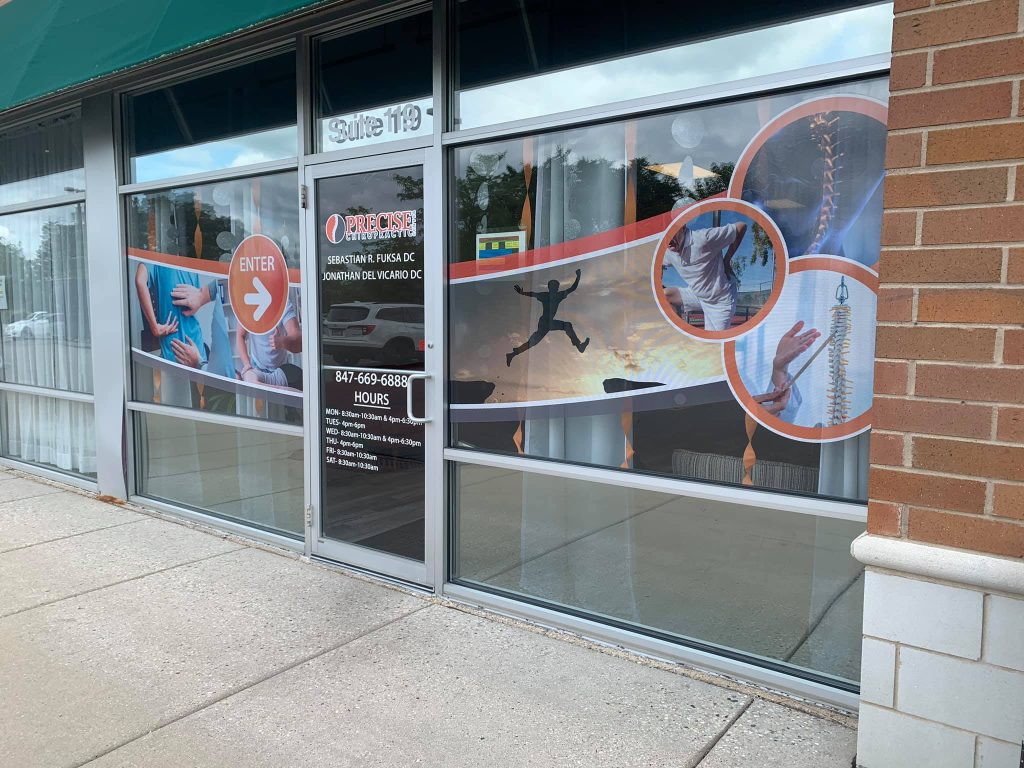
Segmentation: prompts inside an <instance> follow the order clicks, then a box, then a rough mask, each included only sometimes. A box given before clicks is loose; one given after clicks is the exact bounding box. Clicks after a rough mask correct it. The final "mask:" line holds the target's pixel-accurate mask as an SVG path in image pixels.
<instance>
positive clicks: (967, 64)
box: [868, 0, 1024, 557]
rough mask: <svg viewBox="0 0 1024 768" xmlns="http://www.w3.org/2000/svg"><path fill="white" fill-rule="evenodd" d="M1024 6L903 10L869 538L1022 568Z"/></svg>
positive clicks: (901, 1)
mask: <svg viewBox="0 0 1024 768" xmlns="http://www.w3.org/2000/svg"><path fill="white" fill-rule="evenodd" d="M1022 6H1024V2H1021V0H961V1H960V2H943V1H942V0H896V3H895V12H896V18H895V21H894V26H893V60H892V80H891V90H892V97H891V101H890V111H889V142H888V151H887V156H886V166H887V168H888V173H887V176H886V181H885V209H886V210H885V214H884V221H883V232H882V245H883V249H882V258H881V266H880V273H881V290H880V295H879V306H878V319H879V324H878V338H877V348H876V358H877V362H876V370H875V389H876V399H875V415H874V419H873V422H874V433H873V437H872V447H871V451H872V453H871V460H872V467H871V478H870V487H869V490H870V496H871V501H870V505H869V509H868V530H869V532H871V533H874V534H880V535H884V536H897V537H902V538H906V539H912V540H914V541H920V542H927V543H932V544H940V545H947V546H953V547H959V548H962V549H968V550H976V551H980V552H985V553H989V554H997V555H1006V556H1011V557H1024V95H1022V88H1024V85H1022V83H1024V10H1022Z"/></svg>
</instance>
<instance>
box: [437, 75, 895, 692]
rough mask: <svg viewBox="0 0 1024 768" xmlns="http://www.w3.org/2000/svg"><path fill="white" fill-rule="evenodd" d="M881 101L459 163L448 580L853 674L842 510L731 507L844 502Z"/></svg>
mask: <svg viewBox="0 0 1024 768" xmlns="http://www.w3.org/2000/svg"><path fill="white" fill-rule="evenodd" d="M886 97H887V83H886V81H885V80H884V79H872V80H865V81H861V82H856V83H847V84H843V85H841V86H840V85H837V86H827V87H818V88H808V89H805V90H803V91H800V92H788V93H775V94H769V95H761V96H758V97H755V98H749V99H745V100H738V101H735V102H732V103H728V104H717V105H714V106H709V107H697V108H691V109H684V110H676V111H672V112H665V113H662V114H657V115H653V116H648V117H643V118H636V119H627V120H621V121H617V122H608V123H605V124H603V125H593V126H587V127H582V128H572V129H566V130H559V131H551V132H547V133H542V134H536V135H530V136H523V137H517V138H513V139H503V140H499V141H494V142H490V143H487V144H479V145H476V146H466V147H460V148H459V149H458V150H456V153H455V158H454V169H455V183H454V190H455V220H454V232H453V237H452V249H451V251H450V264H449V286H448V295H449V306H448V317H449V344H448V353H449V370H450V372H451V380H450V389H449V401H450V409H449V415H450V421H451V425H450V426H451V428H450V440H451V445H452V447H455V448H459V449H463V450H470V451H475V452H478V454H480V459H479V460H480V462H481V466H476V465H468V464H463V465H461V466H458V467H456V469H455V475H454V477H455V481H454V485H455V492H456V495H455V498H454V517H453V525H454V542H455V545H454V553H453V555H454V556H453V578H454V579H455V580H457V581H459V582H463V583H467V584H471V585H474V586H478V587H484V588H487V589H490V590H494V591H498V592H503V593H509V594H512V595H514V596H519V597H527V598H529V599H532V600H536V601H540V602H542V603H543V604H545V605H549V606H551V607H555V608H560V609H567V610H571V611H574V612H578V613H584V614H586V615H590V616H593V617H595V618H597V619H599V620H602V621H606V622H610V623H613V624H618V625H621V626H623V627H626V628H630V629H637V630H640V631H644V632H649V633H653V634H655V635H658V636H662V637H667V638H669V639H672V638H678V639H679V640H680V641H682V642H686V643H690V644H696V645H697V646H698V647H702V648H705V649H710V650H719V651H721V652H724V653H728V654H731V655H737V654H738V655H740V657H742V658H745V659H747V660H749V661H752V662H754V663H763V664H769V665H778V664H782V665H786V666H788V667H790V668H791V669H792V670H793V671H794V672H796V673H798V674H805V675H810V676H811V677H818V678H819V679H828V680H830V681H832V682H834V683H836V684H837V685H840V686H849V685H851V684H852V681H855V680H856V679H857V676H858V666H859V648H860V642H859V641H860V629H859V627H860V610H861V609H860V606H861V600H860V590H861V588H862V578H861V568H860V566H859V565H858V564H857V563H856V562H855V561H854V560H853V559H852V558H851V557H850V555H849V547H850V542H851V541H852V540H853V538H854V537H856V536H857V535H858V534H859V533H861V532H862V531H863V528H864V525H863V523H862V522H860V521H859V515H858V514H857V512H856V511H854V512H853V513H852V514H851V513H850V512H848V511H847V510H849V509H850V508H849V507H846V506H844V505H839V504H832V503H822V505H821V506H822V509H823V512H822V514H820V515H809V514H805V513H803V512H799V511H788V510H787V507H788V508H789V509H792V510H799V509H802V508H803V506H802V504H803V502H800V503H798V502H796V501H795V500H794V501H792V502H790V501H789V500H787V499H785V498H784V497H782V496H776V497H775V500H774V502H773V503H772V504H771V505H770V508H766V507H765V506H764V505H763V502H761V501H758V500H756V497H754V496H752V495H749V491H748V490H746V489H765V490H771V491H777V492H782V493H783V494H790V495H811V496H818V497H826V498H831V499H838V500H843V501H861V500H863V499H865V498H866V496H867V470H868V463H869V462H868V430H869V428H870V421H871V405H872V391H873V380H872V377H873V357H874V334H875V314H876V313H875V308H876V292H877V288H878V285H877V283H878V280H877V273H876V272H875V271H874V270H875V268H876V266H877V262H878V258H879V253H880V233H881V217H882V197H881V182H882V178H883V173H884V154H885V139H886V106H885V100H886ZM486 453H502V454H508V455H513V456H521V457H528V458H536V459H545V460H548V461H555V462H560V463H565V464H568V463H571V464H578V465H590V466H595V467H602V468H605V469H612V470H616V471H618V472H620V473H645V474H657V475H661V476H669V477H675V478H682V479H689V480H698V481H703V482H706V483H716V484H720V485H731V486H734V487H735V491H734V492H733V496H732V498H734V501H729V502H727V501H714V502H712V501H707V500H702V499H699V498H694V497H693V496H690V495H687V494H686V491H685V490H684V489H683V488H682V487H681V488H680V489H679V494H673V493H668V492H657V493H656V492H651V491H645V490H638V489H635V488H629V487H620V486H619V485H616V484H613V483H612V482H610V481H609V480H608V479H607V475H606V474H604V473H602V475H601V480H600V481H597V480H586V479H582V478H581V477H580V473H579V472H576V474H575V475H574V478H575V479H570V478H567V477H560V476H558V475H557V474H555V475H548V474H546V473H545V474H541V473H534V472H530V471H527V470H524V471H514V470H512V469H510V468H509V465H508V464H507V462H506V461H497V462H494V463H496V464H498V465H499V466H498V467H489V466H486V465H487V464H488V463H490V462H492V461H493V460H492V459H488V458H486V457H485V456H484V455H483V454H486ZM625 485H627V486H628V485H629V482H628V481H627V482H626V483H625ZM719 493H721V492H719ZM718 498H721V496H719V497H718ZM824 510H831V511H834V514H835V516H830V513H829V512H826V511H824ZM851 517H852V518H853V519H848V518H851Z"/></svg>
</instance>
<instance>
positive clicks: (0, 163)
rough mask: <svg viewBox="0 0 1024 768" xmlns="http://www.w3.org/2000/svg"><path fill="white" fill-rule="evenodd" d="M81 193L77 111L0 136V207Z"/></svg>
mask: <svg viewBox="0 0 1024 768" xmlns="http://www.w3.org/2000/svg"><path fill="white" fill-rule="evenodd" d="M84 191H85V170H84V168H83V166H82V130H81V122H80V117H79V115H78V113H77V112H70V113H67V114H64V115H59V116H57V117H49V118H45V119H42V120H35V121H33V122H30V123H26V124H24V125H20V126H18V127H16V128H11V129H9V130H6V131H3V132H2V133H0V207H3V206H5V205H16V204H18V203H30V202H33V201H35V200H43V199H46V198H50V197H62V196H64V195H72V194H80V193H82V192H84Z"/></svg>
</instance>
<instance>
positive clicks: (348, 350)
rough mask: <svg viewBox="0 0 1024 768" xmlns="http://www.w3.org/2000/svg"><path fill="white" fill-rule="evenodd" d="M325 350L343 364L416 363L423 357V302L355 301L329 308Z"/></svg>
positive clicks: (321, 335)
mask: <svg viewBox="0 0 1024 768" xmlns="http://www.w3.org/2000/svg"><path fill="white" fill-rule="evenodd" d="M320 341H321V344H322V345H323V351H324V352H325V353H327V354H330V355H332V356H333V357H334V360H335V362H337V363H339V364H340V365H345V364H351V363H357V362H359V361H360V360H369V361H371V362H374V363H387V364H389V365H395V364H398V363H415V362H422V360H423V305H422V304H384V303H363V302H352V303H351V304H333V305H331V308H330V309H329V310H327V315H326V317H324V320H323V330H322V333H321V334H320Z"/></svg>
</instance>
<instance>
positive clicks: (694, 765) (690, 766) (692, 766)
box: [686, 696, 755, 768]
mask: <svg viewBox="0 0 1024 768" xmlns="http://www.w3.org/2000/svg"><path fill="white" fill-rule="evenodd" d="M754 701H755V697H753V696H751V697H750V698H749V699H747V703H746V704H744V705H743V706H742V707H740V708H739V709H738V710H736V714H734V715H733V716H732V717H730V718H729V722H727V723H726V724H725V727H724V728H722V730H720V731H719V732H718V733H717V734H715V736H714V737H713V738H712V739H711V741H710V742H708V744H707V746H705V747H704V749H702V750H701V751H700V752H699V753H698V754H697V755H696V756H695V757H694V758H693V760H691V761H690V762H688V763H687V764H686V768H698V766H700V764H701V763H703V762H704V758H706V757H707V756H708V755H709V754H711V750H713V749H714V748H715V747H716V746H717V745H718V742H720V741H721V740H722V739H723V738H725V734H727V733H728V732H729V729H730V728H732V727H733V726H734V725H736V721H737V720H739V719H740V718H741V717H743V714H744V713H745V712H746V711H747V710H748V709H750V706H751V705H752V704H753V703H754Z"/></svg>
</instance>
